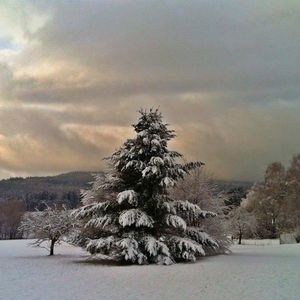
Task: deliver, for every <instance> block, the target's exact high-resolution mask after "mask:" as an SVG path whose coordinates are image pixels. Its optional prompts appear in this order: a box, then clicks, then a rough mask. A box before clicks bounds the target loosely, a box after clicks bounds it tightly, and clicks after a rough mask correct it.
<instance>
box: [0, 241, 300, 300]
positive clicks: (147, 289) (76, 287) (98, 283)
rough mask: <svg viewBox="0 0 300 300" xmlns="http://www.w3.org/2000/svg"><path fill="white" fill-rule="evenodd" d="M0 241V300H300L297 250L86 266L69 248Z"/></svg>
mask: <svg viewBox="0 0 300 300" xmlns="http://www.w3.org/2000/svg"><path fill="white" fill-rule="evenodd" d="M26 244H28V241H0V299H1V300H12V299H13V300H17V299H22V300H23V299H24V300H43V299H51V300H56V299H57V300H58V299H59V300H65V299H70V300H76V299H85V300H89V299H97V300H99V299H101V300H104V299H184V300H187V299H189V300H190V299H208V300H209V299H222V300H226V299H231V300H233V299H239V300H242V299H256V300H259V299H272V300H275V299H288V300H292V299H297V300H298V299H300V244H296V245H278V246H237V245H236V246H234V247H233V249H232V250H233V253H232V254H230V255H222V256H217V257H207V258H203V259H201V260H200V261H199V262H197V263H195V264H177V265H173V266H168V267H165V266H153V265H150V266H107V265H99V264H91V263H86V262H83V261H84V256H85V255H86V253H85V252H83V251H82V250H80V249H78V248H74V247H71V246H68V245H61V246H58V247H57V249H56V250H57V251H56V252H57V254H58V255H57V256H54V257H49V256H46V255H47V253H46V251H45V250H44V249H36V248H31V247H27V246H26Z"/></svg>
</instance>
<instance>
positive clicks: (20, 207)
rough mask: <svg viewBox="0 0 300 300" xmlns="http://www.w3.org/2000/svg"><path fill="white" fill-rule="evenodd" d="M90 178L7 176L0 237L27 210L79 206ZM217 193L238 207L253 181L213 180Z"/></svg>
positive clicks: (13, 233) (12, 232) (11, 235)
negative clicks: (8, 177)
mask: <svg viewBox="0 0 300 300" xmlns="http://www.w3.org/2000/svg"><path fill="white" fill-rule="evenodd" d="M91 181H93V176H92V173H91V172H71V173H66V174H61V175H57V176H48V177H28V178H10V179H5V180H1V181H0V239H16V238H20V237H21V235H20V233H19V232H18V231H17V228H18V226H19V224H20V221H21V218H22V216H23V214H24V213H25V212H26V211H34V210H35V209H38V210H44V209H45V208H46V207H47V205H48V206H53V205H54V204H55V205H66V206H67V208H70V209H73V208H76V207H78V206H79V205H80V200H81V198H80V190H81V189H85V188H87V187H88V186H89V183H90V182H91ZM215 184H216V186H217V189H216V194H218V193H219V192H222V193H225V194H226V201H225V202H226V203H225V204H226V205H228V206H239V204H240V202H241V199H242V198H244V197H245V196H246V193H247V191H248V189H249V188H250V187H251V185H252V183H248V182H230V181H215Z"/></svg>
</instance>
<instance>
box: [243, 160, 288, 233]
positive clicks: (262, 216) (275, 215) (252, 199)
mask: <svg viewBox="0 0 300 300" xmlns="http://www.w3.org/2000/svg"><path fill="white" fill-rule="evenodd" d="M286 195H287V190H286V174H285V169H284V167H283V165H282V164H281V163H279V162H275V163H272V164H270V165H269V166H268V168H267V170H266V173H265V177H264V181H263V182H260V183H257V184H255V185H254V186H253V187H252V188H251V190H250V191H249V193H248V195H247V197H246V199H245V200H244V201H243V202H242V206H243V207H245V208H246V209H247V210H248V211H250V212H253V214H254V215H255V217H256V219H257V223H258V234H259V235H260V237H263V238H266V237H267V238H276V237H278V236H279V234H280V232H281V231H282V228H284V227H285V222H286V216H285V214H284V209H283V207H284V206H285V205H286V203H285V201H286Z"/></svg>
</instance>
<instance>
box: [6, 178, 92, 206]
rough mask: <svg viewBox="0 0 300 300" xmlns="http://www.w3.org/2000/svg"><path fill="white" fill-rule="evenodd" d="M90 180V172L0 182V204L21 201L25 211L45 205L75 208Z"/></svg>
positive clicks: (11, 179)
mask: <svg viewBox="0 0 300 300" xmlns="http://www.w3.org/2000/svg"><path fill="white" fill-rule="evenodd" d="M92 180H93V177H92V173H90V172H71V173H67V174H61V175H57V176H48V177H28V178H10V179H6V180H1V181H0V202H5V201H12V200H14V201H15V200H17V201H21V202H23V203H24V205H25V209H26V211H32V210H35V209H36V208H37V209H43V207H45V204H48V205H51V204H65V205H67V206H68V207H69V208H75V207H77V206H78V204H79V202H80V190H81V189H84V188H86V187H88V184H89V182H91V181H92Z"/></svg>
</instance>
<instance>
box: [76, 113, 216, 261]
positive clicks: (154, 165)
mask: <svg viewBox="0 0 300 300" xmlns="http://www.w3.org/2000/svg"><path fill="white" fill-rule="evenodd" d="M133 128H134V130H135V132H136V137H135V138H133V139H128V140H127V141H125V143H124V144H123V145H122V146H121V147H120V149H119V150H117V151H116V152H114V153H113V154H112V156H111V157H109V158H108V160H109V162H110V165H111V172H110V173H109V174H108V175H107V176H106V177H105V178H103V177H102V176H100V177H99V176H97V177H96V179H95V182H94V183H93V186H92V188H91V189H90V190H87V191H84V192H83V200H82V202H83V204H86V205H84V206H83V207H81V208H80V209H78V210H77V211H75V213H74V215H75V216H76V218H77V219H80V220H82V221H83V222H84V224H85V225H84V226H85V230H83V231H82V235H81V241H84V244H85V247H86V249H87V250H88V251H89V252H90V253H91V254H92V255H94V256H96V257H97V256H98V257H101V258H103V257H106V258H107V259H112V260H116V261H123V262H128V263H138V264H145V263H157V264H166V265H169V264H172V263H175V262H181V261H195V260H196V258H197V257H199V256H203V255H205V249H207V248H217V247H218V244H217V242H216V241H215V240H214V239H212V238H211V237H210V236H209V235H208V234H207V233H205V232H203V231H202V230H201V229H200V228H198V227H197V226H195V222H194V221H195V220H198V219H200V218H206V217H213V216H215V213H213V212H210V211H203V210H201V208H200V207H199V206H198V205H196V204H192V203H190V202H188V201H187V200H186V199H184V197H183V198H182V199H180V200H178V199H177V200H174V199H172V198H171V196H170V193H169V189H170V188H171V187H174V186H175V184H176V182H177V181H178V180H179V179H182V178H183V177H184V176H185V175H187V174H189V172H190V171H191V170H193V169H195V168H198V167H200V166H201V165H202V163H201V162H190V163H180V159H182V155H181V154H180V153H178V152H176V151H170V150H169V149H168V142H169V141H170V140H171V139H172V138H174V137H175V132H174V131H173V130H169V129H168V124H165V123H163V121H162V115H161V113H160V112H159V111H158V110H150V111H140V118H139V120H138V122H137V123H136V124H135V125H133ZM99 194H100V195H102V196H103V195H106V196H107V195H109V197H104V198H105V199H108V200H104V201H102V202H99V196H98V195H99Z"/></svg>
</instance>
